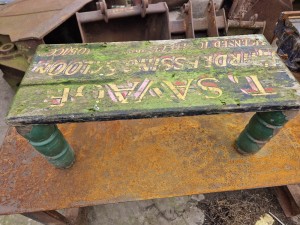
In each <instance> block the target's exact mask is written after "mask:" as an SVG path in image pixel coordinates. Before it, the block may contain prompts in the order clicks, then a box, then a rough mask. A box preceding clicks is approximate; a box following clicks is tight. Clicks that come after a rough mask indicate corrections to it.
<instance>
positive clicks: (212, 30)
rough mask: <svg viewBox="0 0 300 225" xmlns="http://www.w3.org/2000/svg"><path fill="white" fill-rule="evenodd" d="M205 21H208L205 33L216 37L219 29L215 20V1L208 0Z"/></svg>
mask: <svg viewBox="0 0 300 225" xmlns="http://www.w3.org/2000/svg"><path fill="white" fill-rule="evenodd" d="M207 22H208V29H207V35H208V36H209V37H218V36H219V30H218V26H217V21H216V8H215V3H214V1H213V0H210V1H209V3H208V7H207Z"/></svg>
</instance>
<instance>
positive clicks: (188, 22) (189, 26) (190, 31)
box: [183, 1, 195, 38]
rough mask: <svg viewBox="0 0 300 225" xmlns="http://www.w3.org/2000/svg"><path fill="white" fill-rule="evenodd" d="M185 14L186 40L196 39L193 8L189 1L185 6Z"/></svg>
mask: <svg viewBox="0 0 300 225" xmlns="http://www.w3.org/2000/svg"><path fill="white" fill-rule="evenodd" d="M183 12H184V28H185V36H186V38H195V32H194V23H193V7H192V2H191V1H189V2H188V3H185V4H184V5H183Z"/></svg>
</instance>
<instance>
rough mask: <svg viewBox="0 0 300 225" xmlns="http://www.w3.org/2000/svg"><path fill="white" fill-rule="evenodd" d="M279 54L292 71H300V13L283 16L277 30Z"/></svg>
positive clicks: (283, 14) (287, 13)
mask: <svg viewBox="0 0 300 225" xmlns="http://www.w3.org/2000/svg"><path fill="white" fill-rule="evenodd" d="M275 35H276V37H277V39H278V40H277V46H278V49H277V53H278V54H279V56H281V58H282V60H283V61H284V63H285V64H286V65H287V67H289V69H290V70H292V71H296V72H299V71H300V11H293V12H284V13H282V14H281V16H280V18H279V21H278V23H277V26H276V29H275Z"/></svg>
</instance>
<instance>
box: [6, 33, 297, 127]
mask: <svg viewBox="0 0 300 225" xmlns="http://www.w3.org/2000/svg"><path fill="white" fill-rule="evenodd" d="M299 96H300V86H299V83H298V82H297V81H296V80H295V78H294V77H293V75H292V74H291V73H290V72H289V70H288V69H287V67H286V66H285V65H284V63H283V62H282V61H281V59H280V58H279V57H278V56H277V54H276V52H275V50H274V49H273V48H272V47H271V46H270V44H269V43H268V42H267V41H266V39H265V38H264V36H263V35H245V36H231V37H217V38H201V39H183V40H166V41H143V42H119V43H92V44H68V45H41V46H39V48H38V50H37V52H36V54H35V56H34V58H33V60H32V63H31V65H30V67H29V69H28V71H27V72H26V74H25V77H24V79H23V81H22V83H21V85H20V88H19V90H18V92H17V94H16V96H15V99H14V102H13V104H12V107H11V109H10V111H9V114H8V116H7V118H6V120H7V123H8V124H10V125H14V126H18V125H25V124H47V123H64V122H83V121H95V120H116V119H134V118H149V117H165V116H183V115H200V114H218V113H229V112H246V111H274V110H291V109H298V108H299V107H300V97H299Z"/></svg>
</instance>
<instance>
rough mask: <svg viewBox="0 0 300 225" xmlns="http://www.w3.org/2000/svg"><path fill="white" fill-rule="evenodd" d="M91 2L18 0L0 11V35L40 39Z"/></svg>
mask: <svg viewBox="0 0 300 225" xmlns="http://www.w3.org/2000/svg"><path fill="white" fill-rule="evenodd" d="M89 2H91V0H75V1H73V0H64V1H60V0H47V1H45V0H39V1H37V0H19V1H15V2H13V3H11V4H7V5H6V6H5V7H1V9H0V34H5V35H9V36H10V39H11V41H13V42H14V41H18V40H21V39H31V38H37V39H42V38H43V37H44V36H45V35H46V34H48V33H49V32H51V31H52V30H53V29H55V28H56V27H57V26H59V25H60V24H62V23H63V22H64V21H66V20H67V19H68V18H69V17H70V16H71V15H73V14H74V13H75V12H77V11H78V10H79V9H81V8H82V7H83V6H84V5H86V4H87V3H89Z"/></svg>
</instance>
